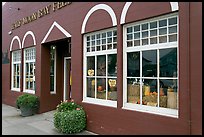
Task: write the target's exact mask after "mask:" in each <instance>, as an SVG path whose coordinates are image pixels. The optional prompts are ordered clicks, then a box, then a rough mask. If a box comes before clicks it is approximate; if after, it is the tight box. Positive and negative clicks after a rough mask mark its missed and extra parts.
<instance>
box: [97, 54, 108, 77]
mask: <svg viewBox="0 0 204 137" xmlns="http://www.w3.org/2000/svg"><path fill="white" fill-rule="evenodd" d="M97 75H98V76H105V75H106V56H105V55H102V56H97Z"/></svg>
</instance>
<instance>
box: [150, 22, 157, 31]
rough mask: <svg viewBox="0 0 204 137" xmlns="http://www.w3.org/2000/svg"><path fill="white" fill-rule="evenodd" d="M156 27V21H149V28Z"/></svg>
mask: <svg viewBox="0 0 204 137" xmlns="http://www.w3.org/2000/svg"><path fill="white" fill-rule="evenodd" d="M153 28H157V21H155V22H151V23H150V29H153Z"/></svg>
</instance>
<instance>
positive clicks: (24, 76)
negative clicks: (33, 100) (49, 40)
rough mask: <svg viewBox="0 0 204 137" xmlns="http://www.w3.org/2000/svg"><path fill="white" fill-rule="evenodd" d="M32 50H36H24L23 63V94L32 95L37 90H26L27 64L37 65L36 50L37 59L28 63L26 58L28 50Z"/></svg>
mask: <svg viewBox="0 0 204 137" xmlns="http://www.w3.org/2000/svg"><path fill="white" fill-rule="evenodd" d="M32 48H35V47H31V48H26V49H24V52H23V55H24V56H23V60H24V63H23V70H24V71H23V74H24V75H23V92H25V93H31V94H35V90H29V89H26V86H25V85H26V81H25V80H26V71H25V70H26V63H29V62H35V64H36V49H35V59H32V60H29V61H26V59H25V58H26V56H25V54H26V50H28V49H32Z"/></svg>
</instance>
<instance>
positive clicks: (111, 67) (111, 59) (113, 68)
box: [108, 54, 117, 76]
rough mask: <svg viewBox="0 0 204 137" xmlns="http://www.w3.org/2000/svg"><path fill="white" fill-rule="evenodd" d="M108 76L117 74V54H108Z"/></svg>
mask: <svg viewBox="0 0 204 137" xmlns="http://www.w3.org/2000/svg"><path fill="white" fill-rule="evenodd" d="M108 76H117V55H116V54H111V55H108Z"/></svg>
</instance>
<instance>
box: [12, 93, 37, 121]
mask: <svg viewBox="0 0 204 137" xmlns="http://www.w3.org/2000/svg"><path fill="white" fill-rule="evenodd" d="M39 103H40V102H39V98H38V96H36V95H33V94H28V93H24V94H23V95H20V96H18V98H17V99H16V106H17V108H19V109H20V110H21V116H23V117H27V116H31V115H34V114H36V113H37V111H38V109H39V105H40V104H39Z"/></svg>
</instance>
